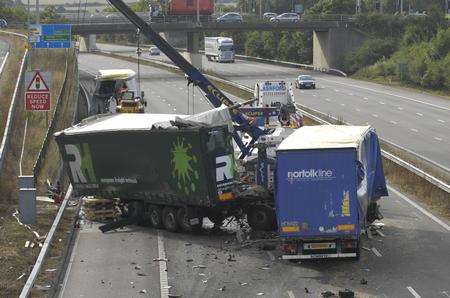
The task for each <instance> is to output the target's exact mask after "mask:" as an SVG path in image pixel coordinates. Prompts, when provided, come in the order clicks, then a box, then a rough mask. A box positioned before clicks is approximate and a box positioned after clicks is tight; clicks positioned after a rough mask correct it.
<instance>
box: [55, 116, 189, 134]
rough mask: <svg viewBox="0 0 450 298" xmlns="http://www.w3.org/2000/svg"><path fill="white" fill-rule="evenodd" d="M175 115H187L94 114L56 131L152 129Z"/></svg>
mask: <svg viewBox="0 0 450 298" xmlns="http://www.w3.org/2000/svg"><path fill="white" fill-rule="evenodd" d="M175 117H180V118H185V117H186V115H174V114H133V113H130V114H128V113H123V114H110V115H100V116H93V117H90V118H88V119H85V120H83V121H82V122H81V123H78V124H77V125H75V126H72V127H69V128H67V129H65V130H63V131H60V132H57V133H55V136H57V135H59V134H62V133H64V134H66V135H78V134H90V133H97V132H114V131H142V130H150V129H151V128H152V126H153V125H154V124H156V123H160V122H167V121H173V120H175Z"/></svg>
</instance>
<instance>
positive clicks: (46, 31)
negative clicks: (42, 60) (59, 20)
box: [31, 24, 72, 49]
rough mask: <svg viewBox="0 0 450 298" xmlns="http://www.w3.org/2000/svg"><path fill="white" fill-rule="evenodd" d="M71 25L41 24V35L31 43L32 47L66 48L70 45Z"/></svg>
mask: <svg viewBox="0 0 450 298" xmlns="http://www.w3.org/2000/svg"><path fill="white" fill-rule="evenodd" d="M71 33H72V25H70V24H45V25H41V34H42V35H41V36H40V38H39V41H38V42H34V43H31V46H32V47H33V48H34V49H67V48H71V47H72V42H71V38H72V35H71Z"/></svg>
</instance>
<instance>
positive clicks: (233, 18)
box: [216, 12, 244, 23]
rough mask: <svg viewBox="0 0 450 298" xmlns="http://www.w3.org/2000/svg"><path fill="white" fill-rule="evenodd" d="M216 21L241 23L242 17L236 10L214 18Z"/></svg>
mask: <svg viewBox="0 0 450 298" xmlns="http://www.w3.org/2000/svg"><path fill="white" fill-rule="evenodd" d="M216 21H217V22H218V23H243V22H244V19H243V18H242V16H241V15H240V14H238V13H237V12H229V13H226V14H224V15H222V16H220V17H218V18H217V20H216Z"/></svg>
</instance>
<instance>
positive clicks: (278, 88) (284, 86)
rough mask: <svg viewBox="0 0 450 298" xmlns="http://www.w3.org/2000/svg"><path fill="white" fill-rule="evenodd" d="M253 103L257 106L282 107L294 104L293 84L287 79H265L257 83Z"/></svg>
mask: <svg viewBox="0 0 450 298" xmlns="http://www.w3.org/2000/svg"><path fill="white" fill-rule="evenodd" d="M254 97H255V98H257V99H258V100H257V101H255V102H254V103H253V106H255V107H257V106H259V107H281V106H290V105H294V92H293V90H292V84H291V83H290V82H286V81H265V82H260V83H256V84H255V91H254Z"/></svg>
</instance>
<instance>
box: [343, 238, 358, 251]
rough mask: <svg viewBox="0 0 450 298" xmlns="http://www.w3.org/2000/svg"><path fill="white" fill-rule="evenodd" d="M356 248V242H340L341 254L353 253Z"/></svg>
mask: <svg viewBox="0 0 450 298" xmlns="http://www.w3.org/2000/svg"><path fill="white" fill-rule="evenodd" d="M357 246H358V241H357V240H342V242H341V249H342V251H343V252H347V251H351V252H353V251H354V250H355V249H356V248H357Z"/></svg>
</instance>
